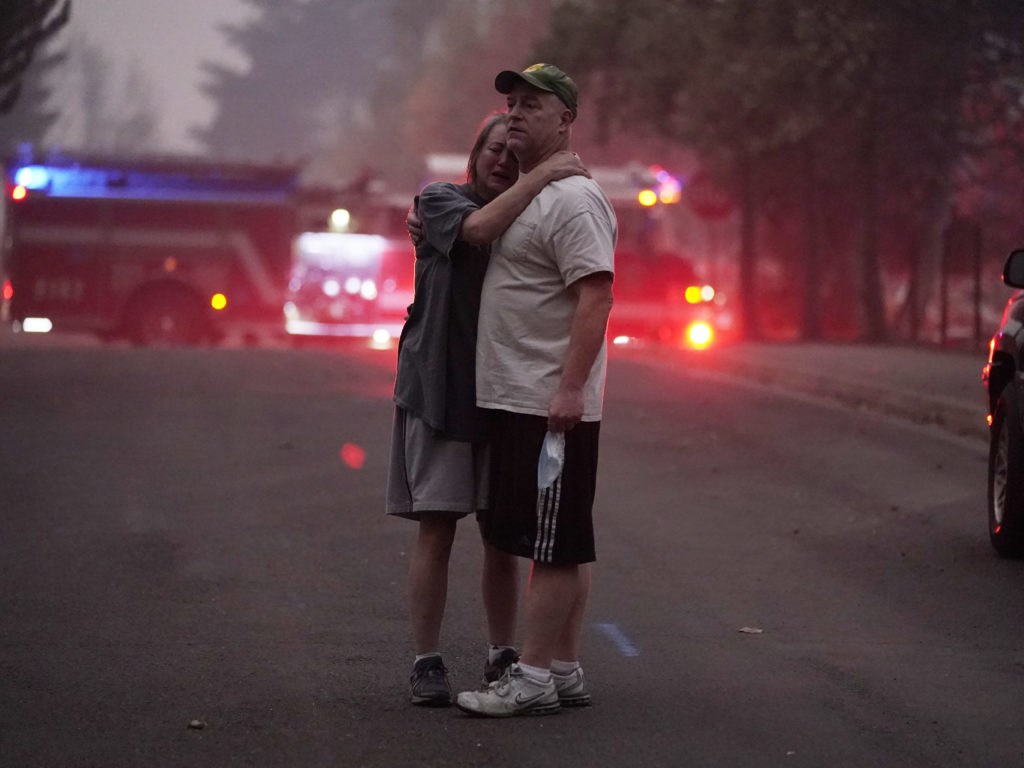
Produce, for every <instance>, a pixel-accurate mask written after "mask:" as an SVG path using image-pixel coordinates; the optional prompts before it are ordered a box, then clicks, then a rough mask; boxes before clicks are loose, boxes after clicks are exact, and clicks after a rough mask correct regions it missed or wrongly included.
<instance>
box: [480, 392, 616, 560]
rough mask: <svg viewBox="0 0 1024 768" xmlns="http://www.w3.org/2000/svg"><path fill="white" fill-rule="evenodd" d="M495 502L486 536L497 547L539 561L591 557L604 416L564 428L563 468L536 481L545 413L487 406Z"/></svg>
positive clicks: (483, 517)
mask: <svg viewBox="0 0 1024 768" xmlns="http://www.w3.org/2000/svg"><path fill="white" fill-rule="evenodd" d="M489 419H490V421H489V438H490V442H491V480H490V508H489V509H488V510H486V511H485V512H481V513H480V514H479V519H480V528H481V531H482V532H483V536H484V538H485V539H486V540H487V541H488V542H490V543H491V544H493V545H494V546H495V547H497V548H498V549H500V550H502V551H504V552H510V553H512V554H514V555H519V556H521V557H528V558H530V559H532V560H535V561H537V562H541V563H554V564H559V565H569V564H574V563H575V564H578V563H589V562H592V561H594V560H595V559H596V555H595V552H594V521H593V507H594V490H595V487H596V485H597V446H598V437H599V434H600V431H601V422H599V421H583V422H580V423H579V424H577V425H576V426H575V427H573V428H572V429H570V430H569V431H568V432H566V433H565V464H564V465H563V467H562V474H561V476H560V477H559V478H558V479H557V480H555V482H554V484H553V485H552V486H551V487H550V488H547V489H545V490H543V491H538V489H537V460H538V459H539V457H540V449H541V445H542V444H543V442H544V435H545V433H546V432H547V421H548V420H547V417H544V416H530V415H525V414H521V413H510V412H508V411H499V410H492V411H489Z"/></svg>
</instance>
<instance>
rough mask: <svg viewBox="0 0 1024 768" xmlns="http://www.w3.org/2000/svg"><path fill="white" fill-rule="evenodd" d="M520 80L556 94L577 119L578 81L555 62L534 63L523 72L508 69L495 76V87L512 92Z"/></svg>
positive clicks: (499, 91)
mask: <svg viewBox="0 0 1024 768" xmlns="http://www.w3.org/2000/svg"><path fill="white" fill-rule="evenodd" d="M519 81H522V82H525V83H529V84H530V85H532V86H533V87H534V88H540V89H541V90H542V91H547V92H548V93H553V94H555V96H557V97H558V98H559V99H561V100H562V103H563V104H565V106H567V107H568V108H569V111H570V112H572V119H573V120H575V119H576V97H577V90H576V83H574V82H573V81H572V78H571V77H569V76H568V75H567V74H565V72H563V71H562V70H560V69H559V68H558V67H556V66H555V65H554V64H543V63H541V64H534V65H533V66H531V67H527V68H526V69H524V70H523V71H522V72H514V71H512V70H511V69H506V70H504V71H503V72H499V73H498V76H497V77H496V78H494V87H495V88H496V89H497V90H498V93H511V92H512V87H513V86H514V85H515V84H516V83H517V82H519Z"/></svg>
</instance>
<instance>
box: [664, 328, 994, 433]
mask: <svg viewBox="0 0 1024 768" xmlns="http://www.w3.org/2000/svg"><path fill="white" fill-rule="evenodd" d="M683 354H684V355H685V358H683V359H681V360H679V364H681V365H686V366H694V367H699V368H701V369H704V370H709V371H714V372H716V373H718V374H725V375H728V376H734V377H737V378H740V379H743V380H746V381H755V382H758V383H761V384H767V385H775V386H779V387H782V388H784V389H789V390H794V391H797V392H803V393H806V394H809V395H815V396H818V397H825V398H831V399H835V400H839V401H841V402H843V403H845V404H847V405H849V406H851V407H861V408H866V409H870V410H874V411H879V412H882V413H887V414H890V415H894V416H899V417H901V418H906V419H909V420H911V421H914V422H916V423H919V424H934V425H936V426H938V427H941V428H942V429H944V430H946V431H949V432H952V433H953V434H956V435H960V436H964V437H971V438H975V437H976V438H978V439H980V440H987V439H988V426H987V425H986V421H985V416H986V413H987V409H986V403H985V391H984V387H983V386H982V383H981V369H982V367H983V366H984V365H985V362H986V357H985V354H984V353H981V352H979V353H970V352H964V351H958V350H942V349H937V348H927V347H911V346H906V345H897V344H893V345H862V344H844V343H815V344H801V343H784V342H780V343H771V342H764V343H755V342H741V343H737V344H722V345H720V346H717V347H714V348H712V349H708V350H703V351H699V352H697V351H688V352H684V353H683Z"/></svg>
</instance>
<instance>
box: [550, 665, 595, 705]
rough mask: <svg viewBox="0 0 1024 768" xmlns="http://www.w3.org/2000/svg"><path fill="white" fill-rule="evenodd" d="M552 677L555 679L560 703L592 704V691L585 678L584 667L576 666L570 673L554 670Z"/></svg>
mask: <svg viewBox="0 0 1024 768" xmlns="http://www.w3.org/2000/svg"><path fill="white" fill-rule="evenodd" d="M551 679H552V680H554V681H555V691H556V692H557V693H558V703H559V704H561V705H562V706H563V707H586V706H588V705H589V704H590V692H589V691H588V690H587V683H586V681H585V680H584V679H583V668H582V667H576V669H574V670H573V671H572V672H570V673H569V674H568V675H556V674H554V673H553V672H552V673H551Z"/></svg>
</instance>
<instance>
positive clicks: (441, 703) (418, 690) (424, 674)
mask: <svg viewBox="0 0 1024 768" xmlns="http://www.w3.org/2000/svg"><path fill="white" fill-rule="evenodd" d="M409 685H410V686H411V687H412V697H411V698H412V703H413V704H418V705H420V706H422V707H447V706H449V705H450V704H451V703H452V689H451V686H449V685H448V670H447V669H446V668H445V666H444V662H443V661H442V660H441V657H440V656H428V657H427V658H425V659H420V660H419V661H417V662H416V664H415V665H413V668H412V676H411V677H410V678H409Z"/></svg>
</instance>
